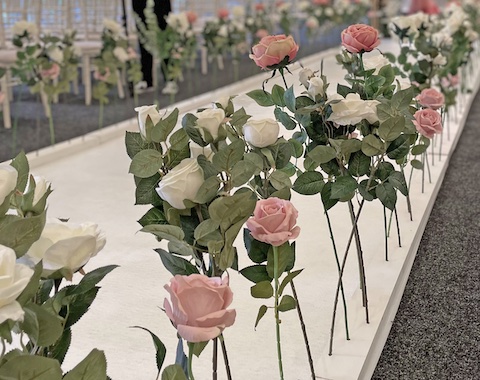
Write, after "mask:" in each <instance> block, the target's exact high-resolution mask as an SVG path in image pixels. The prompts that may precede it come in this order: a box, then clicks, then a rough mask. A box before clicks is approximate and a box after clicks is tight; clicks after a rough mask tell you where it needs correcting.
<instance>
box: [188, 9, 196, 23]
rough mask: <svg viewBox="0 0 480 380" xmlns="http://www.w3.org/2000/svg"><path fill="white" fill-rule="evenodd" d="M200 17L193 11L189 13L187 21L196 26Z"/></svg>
mask: <svg viewBox="0 0 480 380" xmlns="http://www.w3.org/2000/svg"><path fill="white" fill-rule="evenodd" d="M197 19H198V15H197V14H196V13H195V12H193V11H187V20H188V23H189V24H194V23H195V21H197Z"/></svg>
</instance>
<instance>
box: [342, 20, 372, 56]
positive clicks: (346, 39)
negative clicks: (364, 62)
mask: <svg viewBox="0 0 480 380" xmlns="http://www.w3.org/2000/svg"><path fill="white" fill-rule="evenodd" d="M342 45H343V46H344V47H345V49H347V51H349V52H350V53H364V52H368V51H372V50H373V49H375V48H376V47H377V46H378V45H380V39H379V38H378V30H377V29H375V28H373V27H371V26H370V25H365V24H355V25H350V26H349V27H348V28H347V29H344V30H343V31H342Z"/></svg>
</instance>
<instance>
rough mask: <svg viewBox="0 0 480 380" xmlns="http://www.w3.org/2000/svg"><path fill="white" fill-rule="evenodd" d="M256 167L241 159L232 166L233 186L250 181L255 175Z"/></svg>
mask: <svg viewBox="0 0 480 380" xmlns="http://www.w3.org/2000/svg"><path fill="white" fill-rule="evenodd" d="M256 171H257V167H256V166H255V165H254V164H253V163H252V162H250V161H246V160H242V161H239V162H237V163H236V164H235V166H234V167H233V168H232V173H231V174H232V183H233V186H235V187H240V186H242V185H244V184H245V183H247V182H248V181H250V179H251V178H252V177H253V176H254V175H255V173H256Z"/></svg>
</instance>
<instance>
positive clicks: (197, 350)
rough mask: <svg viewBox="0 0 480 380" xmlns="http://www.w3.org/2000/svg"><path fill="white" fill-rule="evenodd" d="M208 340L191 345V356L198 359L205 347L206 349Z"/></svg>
mask: <svg viewBox="0 0 480 380" xmlns="http://www.w3.org/2000/svg"><path fill="white" fill-rule="evenodd" d="M208 342H209V340H207V341H206V342H197V343H194V344H193V354H194V355H195V356H196V357H197V358H199V357H200V355H201V353H202V352H203V350H204V349H205V347H207V345H208Z"/></svg>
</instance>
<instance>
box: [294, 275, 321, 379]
mask: <svg viewBox="0 0 480 380" xmlns="http://www.w3.org/2000/svg"><path fill="white" fill-rule="evenodd" d="M290 287H291V288H292V294H293V298H295V303H296V304H297V313H298V319H299V320H300V327H301V328H302V334H303V340H304V341H305V349H306V350H307V357H308V365H309V366H310V374H311V375H312V380H315V379H316V376H315V367H314V366H313V358H312V352H311V351H310V343H309V342H308V335H307V327H306V326H305V321H304V320H303V314H302V309H301V308H300V302H299V301H298V295H297V291H296V289H295V284H294V283H293V280H291V281H290Z"/></svg>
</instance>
